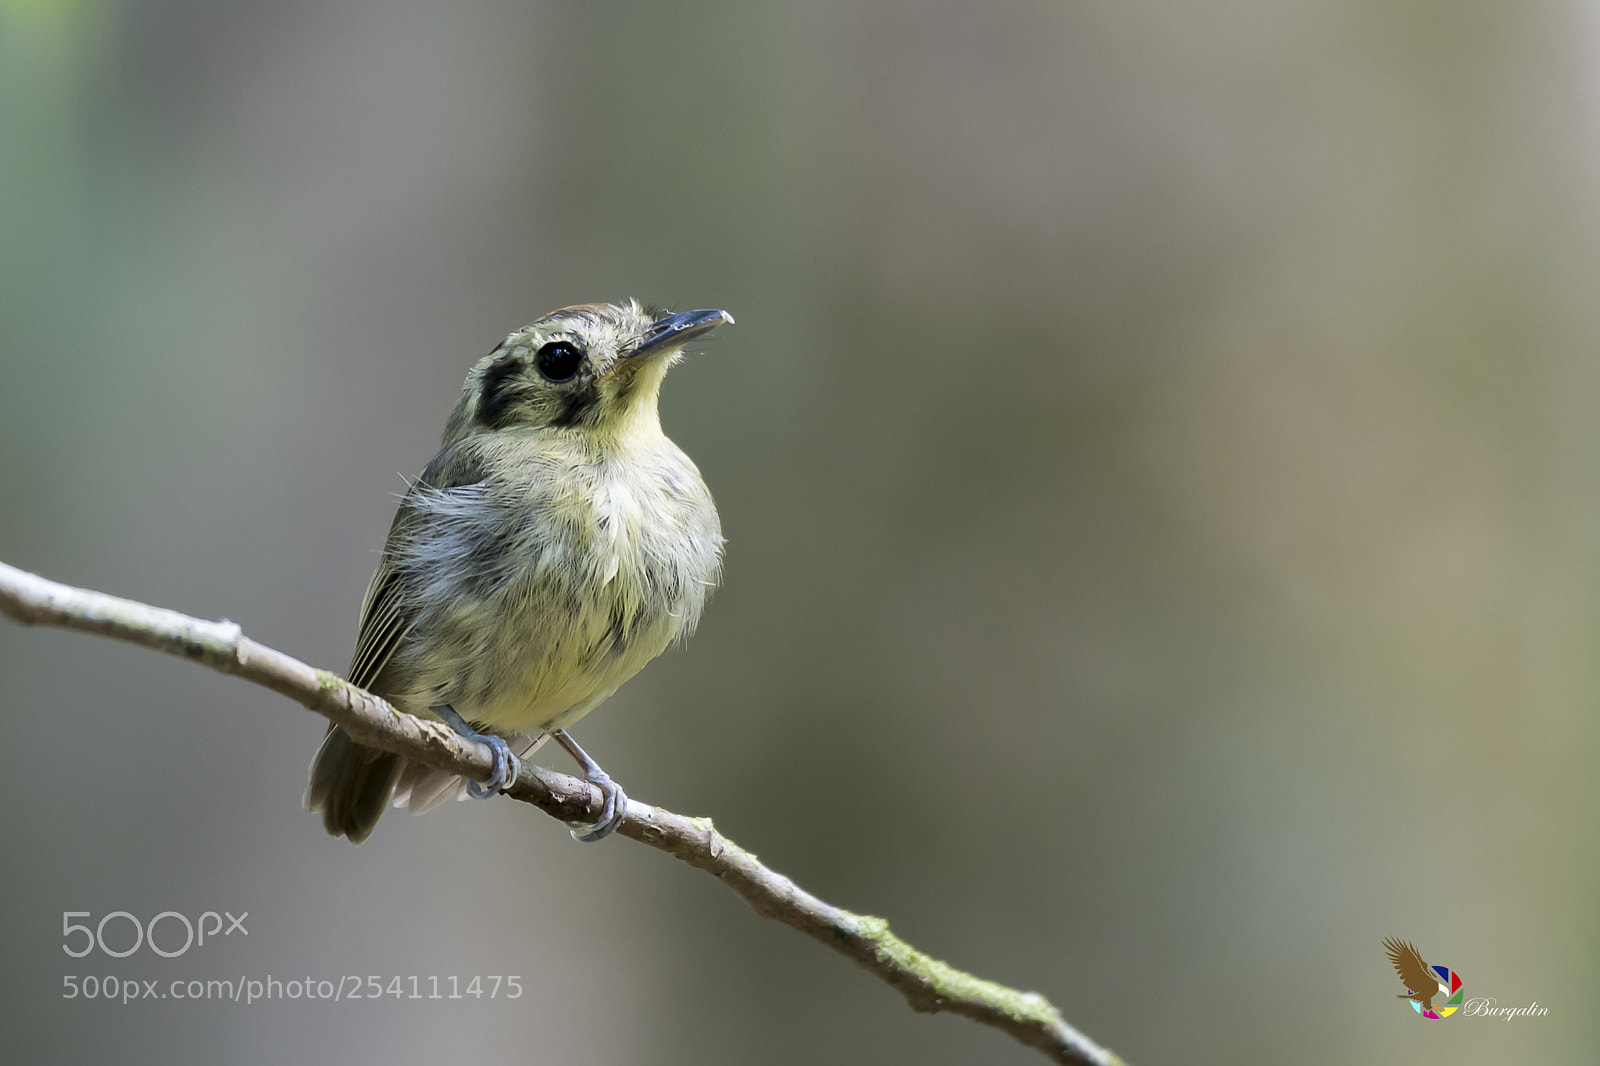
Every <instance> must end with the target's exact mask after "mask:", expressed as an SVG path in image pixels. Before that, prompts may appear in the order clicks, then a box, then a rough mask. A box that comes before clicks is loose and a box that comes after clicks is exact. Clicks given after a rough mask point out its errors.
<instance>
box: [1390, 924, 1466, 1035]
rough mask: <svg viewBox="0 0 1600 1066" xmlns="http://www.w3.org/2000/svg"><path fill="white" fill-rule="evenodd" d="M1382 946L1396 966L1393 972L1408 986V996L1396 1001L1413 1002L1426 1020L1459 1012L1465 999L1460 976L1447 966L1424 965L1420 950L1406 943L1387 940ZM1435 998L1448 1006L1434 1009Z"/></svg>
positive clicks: (1413, 1006) (1412, 1004) (1443, 1005)
mask: <svg viewBox="0 0 1600 1066" xmlns="http://www.w3.org/2000/svg"><path fill="white" fill-rule="evenodd" d="M1383 946H1384V948H1385V949H1386V950H1387V952H1388V954H1389V961H1390V962H1392V963H1393V964H1394V972H1395V973H1397V974H1399V976H1400V981H1401V983H1402V984H1404V985H1405V986H1406V994H1405V995H1403V996H1396V997H1395V998H1396V999H1405V1000H1410V1001H1411V1009H1412V1010H1414V1011H1416V1012H1417V1013H1418V1014H1420V1015H1422V1016H1423V1017H1424V1018H1432V1019H1435V1020H1437V1019H1440V1018H1448V1017H1450V1015H1452V1014H1454V1013H1455V1012H1456V1010H1457V1008H1459V1007H1460V1006H1461V1000H1462V995H1463V993H1462V991H1461V977H1460V975H1458V974H1457V973H1456V972H1455V971H1453V970H1451V969H1450V968H1449V967H1448V966H1430V965H1428V964H1427V963H1426V962H1423V961H1422V956H1421V954H1419V953H1418V951H1417V949H1416V948H1414V947H1412V946H1411V945H1410V944H1409V943H1407V942H1406V941H1403V940H1397V939H1395V938H1393V937H1390V938H1388V939H1385V940H1384V942H1383ZM1436 998H1442V999H1444V1000H1445V1002H1444V1003H1442V1004H1440V1005H1439V1006H1437V1007H1436V1006H1434V1005H1433V1001H1434V1000H1435V999H1436Z"/></svg>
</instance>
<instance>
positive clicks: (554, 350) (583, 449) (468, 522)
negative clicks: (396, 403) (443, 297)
mask: <svg viewBox="0 0 1600 1066" xmlns="http://www.w3.org/2000/svg"><path fill="white" fill-rule="evenodd" d="M693 315H698V316H701V318H699V319H696V318H694V317H693ZM721 321H731V319H728V318H727V316H726V315H724V314H723V313H722V312H694V313H692V315H679V316H672V315H668V314H666V313H664V312H658V311H653V310H650V309H646V308H644V307H642V306H641V305H639V304H638V303H635V302H628V303H626V304H622V305H620V306H612V305H583V306H580V307H575V308H567V309H564V310H561V311H556V312H553V313H551V314H549V315H546V316H544V317H543V318H541V319H539V320H538V321H536V322H534V323H532V324H531V325H529V326H528V327H527V328H525V329H522V330H518V331H517V332H516V333H513V334H511V335H510V336H509V337H507V338H506V340H505V342H504V343H503V344H501V345H500V346H499V347H498V348H496V349H495V350H494V351H493V352H491V353H490V354H489V355H488V356H486V357H485V358H484V359H482V360H481V361H480V362H479V363H478V364H477V365H476V366H475V367H473V369H472V371H471V373H470V374H469V375H468V376H467V380H466V383H465V385H464V387H463V390H462V396H461V400H460V402H459V403H458V404H457V405H456V408H455V411H454V412H453V413H452V414H451V416H450V419H449V422H448V423H447V426H446V430H445V434H444V439H443V441H442V447H441V450H440V452H439V454H438V455H437V456H435V457H434V459H433V461H432V462H430V463H429V464H428V466H427V467H426V468H425V469H424V470H423V472H422V475H421V477H419V478H418V479H417V481H416V482H415V483H414V484H413V485H412V486H411V488H410V491H408V492H407V493H406V495H405V497H404V498H403V499H402V500H401V503H400V508H399V512H398V513H397V514H396V515H395V519H394V523H393V525H392V526H391V528H390V531H389V537H388V541H387V542H386V543H385V545H384V549H383V555H382V559H381V561H380V563H379V565H378V571H377V573H376V574H375V575H374V576H373V578H372V582H371V584H370V586H369V587H368V590H367V595H366V598H365V601H364V602H363V604H362V609H361V623H360V632H359V636H358V638H357V642H356V651H355V655H354V657H353V658H352V661H351V668H350V680H351V681H352V682H354V683H355V684H358V685H361V686H362V687H364V688H367V689H369V690H370V691H372V692H374V693H376V694H378V695H380V696H382V697H384V698H385V699H387V700H389V701H390V702H391V703H393V704H394V705H395V706H397V707H399V708H400V709H402V710H405V711H408V712H410V713H412V714H419V715H428V714H429V713H430V712H429V708H430V707H435V706H439V705H441V704H449V705H450V706H452V707H454V708H455V710H456V711H457V713H459V714H460V715H461V716H462V717H463V718H465V719H466V720H467V721H468V722H471V723H473V724H474V726H475V728H478V729H480V730H484V731H489V732H493V733H496V734H498V735H500V736H503V737H506V738H508V740H510V741H511V744H512V748H513V750H514V751H517V752H519V753H523V752H525V751H527V750H531V748H532V747H534V746H537V744H538V742H539V741H540V740H541V739H542V738H543V737H544V736H545V735H546V734H548V733H549V732H550V731H552V730H556V729H562V728H565V727H566V726H568V725H571V724H572V723H573V722H575V721H577V720H578V719H579V718H581V717H582V716H583V715H585V714H587V713H588V712H589V711H590V710H593V709H594V708H595V707H596V706H598V705H599V704H600V703H601V702H603V701H604V700H605V699H606V698H607V697H608V696H610V695H611V694H612V693H613V692H615V691H616V690H617V688H618V686H620V685H621V684H622V683H623V682H625V681H626V680H628V678H630V677H632V676H633V675H634V674H635V673H637V672H638V671H639V670H640V668H642V667H643V666H644V665H645V664H646V663H647V662H649V661H650V660H651V659H653V658H655V656H657V655H659V654H660V653H661V652H662V651H663V650H665V649H666V647H667V646H668V645H669V644H671V643H672V641H673V640H675V639H679V638H682V637H686V636H687V635H688V634H689V633H690V632H692V631H693V629H694V627H695V624H696V622H697V621H698V620H699V617H700V612H701V609H702V607H703V606H704V604H705V601H706V597H707V595H708V593H709V592H710V590H711V588H712V587H713V586H714V585H715V583H716V577H717V570H718V564H719V558H720V553H721V548H722V534H721V529H720V526H719V523H718V520H717V513H716V509H715V507H714V506H713V505H712V501H711V496H710V493H709V492H708V491H707V490H706V487H705V484H704V482H703V481H702V480H701V478H700V473H699V471H698V470H697V469H696V468H695V465H694V463H692V462H691V461H690V460H689V458H688V456H686V455H684V453H683V452H682V451H680V450H679V449H678V447H677V446H676V445H674V444H673V443H672V442H671V441H670V440H668V439H667V438H666V436H665V435H664V434H663V433H662V431H661V425H660V420H659V418H658V415H657V407H656V397H657V391H658V389H659V387H660V384H661V380H662V378H663V377H664V376H665V374H666V371H667V368H668V367H669V366H670V365H671V364H672V363H673V362H675V361H676V360H677V359H678V357H679V350H680V349H681V346H682V344H683V342H684V340H687V339H689V338H690V337H693V336H697V335H699V334H701V333H704V332H706V331H707V330H709V329H710V328H711V327H712V326H714V325H715V324H717V323H718V322H721ZM573 349H576V352H577V355H576V356H575V355H574V352H573ZM575 358H576V359H577V362H576V363H575V364H574V359H575ZM574 365H575V369H574V370H573V372H572V374H571V376H570V377H568V378H565V379H561V378H560V375H561V374H563V373H565V372H566V371H567V370H568V368H569V367H572V366H574ZM552 373H554V374H555V375H557V379H556V380H552V378H551V374H552ZM460 784H462V782H461V781H460V779H458V778H455V777H452V776H450V775H446V774H442V773H438V772H434V771H431V770H428V769H427V768H425V767H415V766H413V767H408V766H406V764H405V763H404V761H403V760H402V759H400V758H399V757H398V756H395V755H391V754H388V753H385V752H379V751H375V750H372V749H368V748H363V747H361V746H359V745H357V744H355V743H354V742H352V741H351V740H350V738H349V737H348V736H347V735H345V734H344V733H343V732H342V731H341V730H339V729H337V728H334V729H331V730H330V731H329V733H328V735H327V737H326V739H325V740H324V742H323V745H322V748H321V750H319V752H318V753H317V757H316V759H315V761H314V762H313V764H312V770H311V781H310V784H309V786H308V788H307V791H306V806H307V807H308V808H309V809H311V810H320V811H321V812H322V815H323V822H324V824H325V825H326V827H327V829H328V831H329V832H330V833H332V834H334V835H343V836H346V837H348V838H349V839H350V840H351V841H352V842H356V843H359V842H360V841H361V840H363V839H365V838H366V836H367V835H368V834H369V833H370V832H371V831H372V828H373V826H374V824H375V823H376V822H377V819H378V816H379V815H380V814H381V813H382V810H383V808H384V806H385V805H386V804H387V803H388V802H389V801H390V800H391V798H395V799H396V800H397V801H398V802H405V803H408V804H409V805H410V806H411V807H412V809H414V810H422V809H426V808H427V807H428V806H431V805H432V804H433V803H436V802H438V801H439V800H441V799H443V798H447V797H448V796H450V795H453V794H457V793H458V791H459V789H458V787H457V786H458V785H460ZM397 789H398V790H397Z"/></svg>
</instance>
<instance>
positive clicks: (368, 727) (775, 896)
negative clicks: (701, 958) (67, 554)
mask: <svg viewBox="0 0 1600 1066" xmlns="http://www.w3.org/2000/svg"><path fill="white" fill-rule="evenodd" d="M0 613H4V614H6V615H8V616H10V617H11V618H12V619H14V620H15V621H17V622H20V623H22V624H23V625H53V626H61V627H63V628H66V629H81V630H85V631H87V632H90V633H99V634H100V635H101V636H107V637H115V638H116V639H118V640H125V641H129V642H131V643H134V644H142V645H144V646H145V647H147V648H155V649H157V650H159V651H164V652H166V653H168V654H169V655H177V656H180V657H182V658H185V659H192V660H194V661H196V662H201V663H204V664H205V665H207V666H210V667H212V668H213V669H216V670H220V671H222V672H223V673H225V674H235V675H237V676H239V677H242V678H245V679H246V680H248V681H254V682H255V683H256V684H258V685H264V686H265V687H267V688H269V689H271V690H272V691H274V692H277V693H279V694H280V695H283V696H287V697H289V698H290V699H292V700H294V701H295V702H297V703H300V704H302V705H304V706H305V707H308V708H309V709H311V710H313V711H316V712H317V713H318V714H320V715H322V716H324V717H326V718H328V719H329V720H331V721H333V722H336V723H338V725H339V726H341V727H342V728H343V729H345V730H346V731H347V732H349V734H350V735H351V736H352V737H353V738H355V739H356V740H357V741H359V742H361V743H362V744H367V745H370V746H372V747H375V748H383V749H384V750H386V751H392V752H397V753H399V754H401V755H404V756H405V757H406V758H408V759H413V760H415V761H417V762H421V763H426V764H427V765H429V766H433V767H437V768H438V769H442V770H450V771H453V772H455V773H459V774H464V775H466V776H468V777H474V778H486V777H488V776H489V774H490V772H491V770H492V759H493V756H492V754H491V752H490V750H489V748H488V747H487V746H485V745H482V744H479V743H476V742H473V741H467V740H463V739H462V738H461V737H459V736H457V735H456V734H455V733H453V732H451V730H450V729H449V728H447V727H446V726H444V725H442V724H441V723H438V722H429V721H424V720H422V719H420V718H415V717H413V716H411V715H409V714H404V713H402V712H400V711H397V710H395V709H394V708H393V707H391V706H389V704H387V703H385V702H384V701H383V700H381V699H379V698H378V697H376V696H374V695H372V694H371V693H370V692H366V691H364V690H362V689H359V688H357V687H356V686H354V685H352V684H350V683H349V682H348V681H345V680H343V679H342V678H340V677H338V676H336V675H334V674H331V673H329V672H328V671H326V670H317V669H313V668H312V667H310V666H307V665H306V664H305V663H303V662H301V661H299V660H298V659H294V658H291V657H290V656H288V655H285V654H283V653H282V652H280V651H276V650H274V649H272V648H269V647H267V646H266V645H264V644H259V643H257V642H256V641H254V640H251V639H250V638H249V637H247V636H245V635H244V633H243V631H242V630H241V629H240V628H239V626H237V625H235V624H234V623H232V622H228V621H226V620H224V621H221V622H208V621H206V620H204V619H200V618H192V617H190V616H189V615H185V614H179V613H177V612H176V611H168V610H164V609H163V608H160V607H151V606H150V605H148V604H144V603H139V602H136V601H134V600H124V599H119V598H117V597H115V596H107V595H106V594H104V593H101V592H94V591H92V590H89V589H80V588H72V587H71V586H68V585H61V584H57V583H56V582H54V581H48V580H46V579H44V578H42V577H39V576H38V575H36V574H30V573H28V572H27V571H26V570H18V569H17V568H15V567H12V566H7V565H6V564H5V563H0ZM508 795H510V796H511V797H512V798H513V799H518V800H522V801H523V802H525V803H531V804H533V805H534V806H535V807H538V808H539V809H540V810H542V811H544V812H546V813H547V814H550V815H552V816H554V817H556V818H559V819H561V820H562V821H566V822H593V821H594V820H596V819H597V818H598V817H599V816H600V812H601V808H602V804H603V798H602V796H601V794H600V790H599V789H598V788H596V787H594V786H592V785H590V784H589V782H587V781H584V780H581V779H579V778H575V777H569V776H567V775H566V774H561V773H556V772H555V771H553V770H546V769H544V768H543V767H539V766H534V765H532V764H530V763H523V765H522V774H521V776H520V777H518V778H517V781H516V783H515V784H514V785H513V786H512V787H511V789H510V790H509V792H508ZM618 831H619V832H620V833H621V834H622V835H623V836H627V837H631V838H632V839H634V840H638V841H641V842H642V843H645V844H649V845H650V846H651V847H654V848H659V849H660V850H662V851H665V852H666V853H667V854H669V855H672V856H675V857H676V858H679V859H682V860H683V861H684V862H686V863H688V864H689V865H690V866H693V867H695V868H697V869H700V870H705V871H706V872H707V873H711V874H714V875H715V876H716V877H717V878H719V879H720V880H722V881H723V882H724V883H725V884H727V885H728V887H729V888H731V889H733V890H734V891H735V892H737V893H738V894H739V895H740V896H742V897H744V899H745V901H746V902H748V903H749V904H750V906H751V907H753V908H755V911H756V913H757V914H760V915H762V916H763V917H766V918H775V919H777V920H778V921H780V922H783V923H784V924H786V925H790V926H793V927H794V928H796V929H798V930H800V931H801V932H802V933H805V934H806V935H807V936H810V937H811V938H812V939H814V940H817V941H820V942H821V943H823V944H826V945H827V946H828V947H830V948H832V949H833V950H835V951H837V952H839V953H840V954H841V955H844V956H846V957H847V958H849V959H852V960H854V961H855V962H856V963H858V964H859V965H860V966H862V967H863V968H865V969H866V970H868V971H870V972H872V973H874V974H876V975H877V976H878V977H880V978H882V979H883V980H884V981H886V982H887V983H888V984H889V985H890V986H892V987H893V988H895V989H897V990H898V991H899V992H900V993H901V994H902V995H904V996H905V997H906V1000H907V1001H908V1002H909V1003H910V1004H911V1006H912V1008H913V1009H915V1010H919V1011H930V1012H932V1011H952V1012H954V1013H956V1014H961V1015H964V1016H966V1017H968V1018H971V1019H973V1020H975V1021H979V1022H982V1023H984V1024H985V1025H992V1026H994V1027H995V1028H997V1029H1002V1030H1004V1031H1005V1032H1007V1033H1010V1034H1011V1035H1012V1036H1013V1037H1015V1038H1016V1039H1017V1040H1020V1041H1021V1042H1022V1043H1024V1044H1027V1045H1028V1046H1029V1047H1035V1048H1038V1049H1039V1050H1041V1051H1043V1052H1044V1053H1045V1054H1047V1055H1049V1056H1050V1057H1051V1058H1053V1059H1055V1060H1056V1061H1057V1062H1066V1063H1074V1064H1093V1066H1121V1063H1122V1060H1121V1059H1119V1058H1118V1057H1117V1056H1116V1055H1114V1054H1112V1053H1111V1052H1110V1051H1108V1050H1106V1049H1105V1048H1102V1047H1099V1046H1097V1045H1095V1044H1094V1043H1093V1042H1092V1041H1090V1040H1089V1039H1088V1038H1087V1037H1085V1036H1084V1035H1083V1034H1082V1033H1080V1032H1078V1031H1077V1030H1076V1029H1074V1028H1073V1027H1072V1026H1070V1025H1068V1024H1067V1023H1066V1022H1065V1021H1064V1020H1062V1017H1061V1014H1060V1012H1058V1011H1057V1010H1056V1009H1055V1007H1053V1006H1051V1005H1050V1002H1049V1001H1048V1000H1046V999H1045V998H1044V997H1043V996H1041V995H1039V994H1038V993H1035V992H1019V991H1017V990H1016V989H1012V988H1007V987H1005V986H1004V985H998V984H995V983H994V982H992V981H985V980H982V979H980V978H977V977H974V976H972V975H971V974H969V973H965V972H963V971H961V970H957V969H955V968H954V967H952V966H949V965H946V964H945V963H943V962H940V961H939V960H937V959H932V958H929V957H928V956H927V955H924V954H923V953H922V952H920V951H918V950H917V949H916V948H914V947H912V946H911V945H910V944H907V943H906V942H905V941H904V940H901V939H900V938H899V937H897V936H895V935H894V934H893V933H891V932H890V931H889V923H888V922H886V921H884V920H883V919H882V918H872V917H869V916H867V915H862V914H854V913H852V912H850V911H847V910H843V909H841V908H839V907H835V906H833V905H831V904H829V903H825V902H824V901H822V900H820V899H818V898H817V897H816V896H813V895H811V893H809V892H806V891H805V890H804V889H802V888H800V887H799V886H798V885H796V884H795V883H794V882H793V881H791V880H790V879H789V878H787V877H785V876H784V875H782V874H780V873H777V872H776V871H774V870H770V869H768V868H767V867H766V866H763V865H762V864H761V863H760V862H758V861H756V858H755V856H754V855H752V854H750V853H749V852H748V851H745V850H744V849H743V848H741V847H739V845H737V844H735V843H734V842H733V841H731V840H729V839H728V838H727V837H725V836H723V835H722V834H721V833H719V832H717V830H716V828H715V827H714V826H712V824H711V819H709V818H686V817H684V816H683V815H681V814H673V813H672V812H671V811H667V810H663V809H662V808H660V807H652V806H650V805H648V804H645V803H640V802H638V801H637V800H630V801H629V802H628V811H627V817H626V819H625V820H624V821H623V823H622V826H621V828H620V829H619V830H618Z"/></svg>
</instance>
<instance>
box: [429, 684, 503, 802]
mask: <svg viewBox="0 0 1600 1066" xmlns="http://www.w3.org/2000/svg"><path fill="white" fill-rule="evenodd" d="M433 713H434V714H436V715H438V716H439V717H440V718H441V719H443V720H444V723H445V724H446V725H448V726H449V727H450V728H451V729H453V730H455V731H456V735H457V736H460V737H462V738H463V739H465V740H476V741H477V742H478V743H480V744H486V745H488V747H489V750H490V751H492V752H494V769H493V771H492V772H491V773H490V774H489V777H488V778H487V779H486V780H484V781H481V782H479V781H468V782H467V795H469V796H471V797H472V798H473V799H488V798H489V797H490V796H496V795H499V794H500V793H501V792H504V791H505V790H506V789H508V788H510V787H511V786H512V785H513V784H515V783H516V780H517V775H518V774H520V773H521V772H522V762H521V760H519V759H518V758H517V757H516V755H515V754H513V753H512V751H511V745H509V744H507V743H506V741H505V738H504V737H497V736H495V735H494V734H493V733H479V732H477V731H476V730H474V729H473V728H472V727H471V726H469V725H467V723H466V719H464V718H462V717H461V716H460V715H459V714H457V713H456V711H455V708H454V707H451V706H450V705H449V704H447V703H446V704H440V705H439V706H437V707H435V708H433Z"/></svg>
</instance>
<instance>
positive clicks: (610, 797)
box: [551, 729, 628, 844]
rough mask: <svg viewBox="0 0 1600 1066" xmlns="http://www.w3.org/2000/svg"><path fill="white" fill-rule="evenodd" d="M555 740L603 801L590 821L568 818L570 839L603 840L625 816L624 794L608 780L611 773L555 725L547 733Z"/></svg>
mask: <svg viewBox="0 0 1600 1066" xmlns="http://www.w3.org/2000/svg"><path fill="white" fill-rule="evenodd" d="M551 736H552V737H554V738H555V741H556V743H557V744H560V745H561V746H562V747H563V748H565V749H566V751H567V754H569V755H571V756H572V757H573V758H574V759H576V760H577V761H578V765H579V766H581V767H583V776H584V777H585V778H586V779H587V780H588V782H589V783H590V784H591V785H594V786H595V787H596V788H598V789H599V790H600V795H601V796H602V797H604V803H603V804H602V806H601V808H600V817H599V818H598V819H596V820H595V822H594V824H593V825H590V824H588V823H586V822H568V823H567V829H568V830H569V831H570V832H571V833H572V839H573V840H576V841H578V842H579V843H580V844H593V843H594V842H595V841H597V840H604V839H605V838H606V837H608V836H610V835H611V834H612V833H615V832H616V831H617V828H618V827H619V826H621V825H622V822H623V820H624V819H625V818H627V816H628V794H627V793H626V792H624V791H622V786H621V785H619V784H617V783H616V782H615V781H613V780H611V775H610V774H608V773H606V772H605V771H604V770H602V769H600V764H599V763H597V762H595V761H594V760H593V759H591V758H590V757H589V753H588V752H586V751H584V750H583V749H582V748H580V747H579V746H578V742H577V741H576V740H573V739H572V737H571V736H569V735H568V734H567V731H566V730H564V729H557V730H556V731H555V732H553V733H552V734H551Z"/></svg>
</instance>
